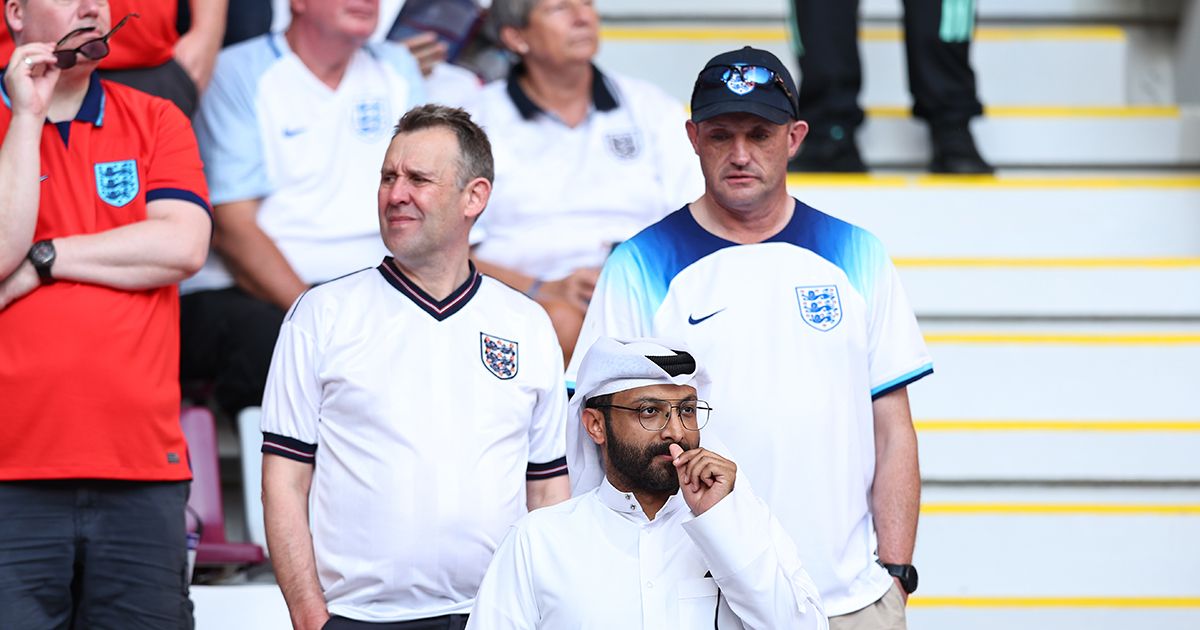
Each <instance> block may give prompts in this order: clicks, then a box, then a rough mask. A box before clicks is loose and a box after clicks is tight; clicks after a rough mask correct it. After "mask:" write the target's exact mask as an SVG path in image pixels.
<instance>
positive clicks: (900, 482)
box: [567, 47, 933, 630]
mask: <svg viewBox="0 0 1200 630" xmlns="http://www.w3.org/2000/svg"><path fill="white" fill-rule="evenodd" d="M686 125H687V133H688V137H689V138H690V139H691V142H692V146H693V148H694V149H695V151H696V154H697V155H698V156H699V157H700V167H701V170H702V171H703V173H704V178H705V193H704V195H703V196H702V197H701V198H700V199H698V200H697V201H695V202H693V203H691V204H689V205H687V206H684V207H683V208H681V209H679V210H677V211H676V212H674V213H672V214H670V215H668V216H667V217H666V218H664V219H663V220H662V221H659V222H658V223H656V224H654V225H652V226H650V227H649V228H646V229H645V230H643V231H642V232H641V233H639V234H638V235H636V236H634V237H633V238H631V239H629V240H627V241H625V242H624V243H622V244H621V246H620V247H618V248H617V249H616V250H615V251H614V252H613V254H612V256H610V257H609V259H608V261H607V262H606V263H605V266H604V270H603V272H602V273H601V276H600V280H599V282H598V284H597V286H596V291H595V294H594V295H593V298H592V303H591V306H590V307H589V309H588V314H587V317H586V319H585V320H584V325H583V330H582V332H581V334H580V337H579V343H578V345H577V346H576V348H575V353H574V356H575V357H577V359H576V360H574V361H573V362H572V365H571V366H570V367H569V368H568V370H567V380H568V381H569V383H568V385H569V386H570V385H571V384H572V383H573V382H574V381H575V375H576V373H577V372H578V358H579V357H583V356H584V354H585V353H586V351H587V349H588V347H589V346H591V344H592V342H593V341H595V340H596V339H597V338H599V337H618V338H629V337H660V338H673V339H680V340H682V341H683V342H685V343H686V344H687V345H688V347H690V348H691V351H692V353H693V354H694V355H695V356H696V357H697V359H698V360H700V361H702V362H703V363H704V364H705V365H707V366H709V371H710V373H711V375H712V382H713V383H714V385H713V387H712V397H713V399H715V400H721V401H722V406H723V407H725V408H728V409H732V410H736V411H735V412H734V413H736V414H737V422H736V423H735V422H730V423H723V424H722V426H721V427H718V428H715V429H714V430H713V431H712V434H713V436H714V437H715V438H717V439H719V440H720V441H722V442H724V443H725V444H727V445H728V446H729V448H730V449H732V451H733V452H735V453H739V454H741V456H742V457H743V458H745V459H743V460H742V463H741V464H740V465H741V467H742V468H744V469H745V471H746V473H747V475H748V476H749V477H750V478H752V479H755V480H756V481H757V482H758V485H759V487H758V491H759V493H760V496H762V497H763V498H764V499H765V500H766V501H767V503H768V504H769V505H770V506H771V510H772V512H773V513H774V514H775V515H776V516H777V517H778V518H779V520H780V522H781V523H782V524H783V526H784V528H785V529H787V530H788V532H789V533H790V534H791V536H792V538H793V539H794V540H795V541H796V543H797V545H798V546H799V549H800V556H801V559H802V560H803V562H804V565H805V567H806V568H807V569H808V571H809V573H810V574H811V575H812V578H813V581H814V582H815V583H816V585H817V587H818V588H819V589H820V591H821V600H822V601H823V603H824V607H825V612H826V613H827V614H829V615H830V625H831V627H832V628H834V629H835V630H846V629H856V628H888V629H892V628H904V627H905V616H904V603H905V598H906V596H907V593H911V592H912V591H913V590H915V589H916V582H917V580H916V570H915V569H914V568H913V567H912V565H911V562H912V553H913V546H914V542H915V537H916V526H917V512H918V507H919V504H920V473H919V470H918V465H917V440H916V434H915V432H914V430H913V426H912V418H911V415H910V412H909V405H908V394H907V389H906V388H907V386H908V385H909V384H910V383H912V382H914V381H916V380H918V379H920V378H922V377H924V376H927V375H929V374H931V373H932V372H933V366H932V363H931V361H930V358H929V354H928V352H927V351H926V349H925V343H924V341H923V339H922V337H921V332H920V330H919V329H918V327H917V322H916V318H915V317H914V315H913V312H912V309H911V308H910V307H909V305H908V299H907V298H906V297H905V294H904V290H903V288H902V287H901V286H900V282H899V278H898V277H897V275H896V271H895V269H894V268H893V266H892V263H891V260H890V259H889V258H888V256H887V253H886V252H885V251H884V249H883V247H882V245H881V244H880V242H879V240H878V239H876V238H875V237H874V236H873V235H871V234H870V233H868V232H867V231H865V230H863V229H861V228H858V227H856V226H853V225H850V224H848V223H845V222H843V221H840V220H838V219H836V218H834V217H832V216H830V215H827V214H824V213H822V212H820V211H818V210H816V209H814V208H812V207H810V206H808V205H806V204H804V203H803V202H801V201H798V200H796V199H794V198H792V197H791V196H790V195H789V194H788V190H787V162H788V159H789V158H790V157H791V156H792V155H794V154H795V153H796V151H797V149H799V147H800V143H801V142H802V141H803V140H804V136H805V134H806V133H807V132H808V125H807V123H805V122H804V121H801V120H798V114H797V104H796V87H795V83H794V82H793V81H792V78H791V76H790V75H789V74H788V71H787V69H786V68H785V67H784V66H783V64H782V63H781V62H780V61H779V59H778V58H776V57H775V56H774V55H772V54H771V53H769V52H766V51H763V50H757V49H753V48H748V47H747V48H743V49H741V50H735V51H731V52H727V53H723V54H721V55H717V56H716V57H714V58H713V59H712V60H711V61H709V62H708V63H707V64H706V65H705V66H704V68H703V69H702V70H701V71H700V74H699V76H698V77H697V79H696V85H695V88H694V90H693V93H692V118H691V120H690V121H688V122H687V123H686Z"/></svg>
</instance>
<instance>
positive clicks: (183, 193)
mask: <svg viewBox="0 0 1200 630" xmlns="http://www.w3.org/2000/svg"><path fill="white" fill-rule="evenodd" d="M158 199H178V200H180V201H190V202H192V203H194V204H196V205H198V206H200V207H201V208H204V212H206V213H207V214H208V217H209V218H210V219H211V218H212V208H209V207H208V202H207V201H205V200H204V198H203V197H201V196H200V195H197V194H196V193H194V192H192V191H190V190H183V189H182V188H155V189H154V190H151V191H148V192H147V193H146V203H150V202H151V201H156V200H158Z"/></svg>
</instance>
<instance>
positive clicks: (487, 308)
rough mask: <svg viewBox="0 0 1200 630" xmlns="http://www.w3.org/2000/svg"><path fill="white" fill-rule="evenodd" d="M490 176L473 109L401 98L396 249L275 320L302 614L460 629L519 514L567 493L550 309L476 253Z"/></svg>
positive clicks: (558, 361)
mask: <svg viewBox="0 0 1200 630" xmlns="http://www.w3.org/2000/svg"><path fill="white" fill-rule="evenodd" d="M491 177H492V161H491V150H490V147H489V144H488V140H487V136H486V135H485V134H484V133H483V131H482V130H480V129H479V127H478V126H476V125H475V124H474V123H472V122H471V120H470V117H469V116H468V115H467V114H466V112H464V111H462V110H460V109H453V108H448V107H444V106H440V105H424V106H421V107H418V108H415V109H413V110H411V111H409V112H408V113H407V114H405V115H404V117H403V118H402V119H401V120H400V124H399V125H398V126H397V127H396V132H395V135H394V137H393V140H392V142H391V145H390V147H389V148H388V151H387V155H386V157H385V158H384V160H383V169H382V174H381V178H380V184H379V193H378V205H379V226H380V232H381V234H382V236H383V242H384V244H385V245H387V248H388V250H389V251H390V252H391V253H392V256H388V257H386V258H384V259H383V262H382V263H381V264H380V265H379V266H378V267H374V268H369V269H364V270H362V271H358V272H355V273H352V274H350V275H347V276H345V277H342V278H339V279H336V280H332V281H330V282H327V283H325V284H322V285H320V286H317V287H314V288H312V289H310V290H308V291H307V292H305V293H304V294H303V295H301V297H300V298H299V299H298V300H297V301H296V303H295V304H294V305H293V306H292V308H291V311H290V312H289V313H288V315H287V317H286V319H285V321H284V324H283V328H282V329H281V330H280V333H279V342H278V344H277V345H276V348H275V356H274V358H273V359H272V362H271V371H270V376H269V378H268V381H267V391H266V395H265V398H264V401H263V415H262V430H263V447H262V451H263V453H264V456H263V502H264V507H265V513H266V525H267V543H268V545H269V547H270V550H271V560H272V562H273V563H274V565H275V575H276V577H277V579H278V581H279V587H280V589H281V590H282V591H283V595H284V599H286V600H287V604H288V608H289V610H290V612H291V616H292V623H293V625H294V626H295V627H296V628H298V629H306V630H307V629H313V630H316V629H319V628H324V629H325V630H346V629H353V628H375V629H376V630H395V629H399V628H411V629H430V628H438V629H440V630H455V629H458V628H462V627H463V625H464V624H465V623H466V615H467V613H469V612H470V610H471V604H472V601H473V598H474V597H475V590H476V588H478V586H479V581H480V580H481V579H482V578H483V574H484V571H485V570H486V569H487V565H488V562H489V560H490V559H491V557H492V552H493V551H494V550H495V549H496V545H497V544H499V542H500V539H501V538H502V537H503V535H504V532H505V531H506V530H507V528H508V527H509V526H510V525H511V524H512V523H513V522H515V521H516V520H517V519H518V518H520V517H521V516H522V515H523V514H524V513H525V512H526V510H527V509H535V508H537V507H540V506H545V505H551V504H553V503H557V502H559V501H561V500H563V499H566V498H567V496H569V491H568V485H567V478H566V476H565V475H566V459H565V453H564V451H565V442H564V437H563V436H564V430H565V428H564V422H563V419H564V417H565V414H566V409H567V404H566V390H565V388H564V386H563V380H562V351H561V350H560V349H559V347H558V343H557V340H556V339H555V336H554V330H553V328H552V327H551V325H550V321H549V318H548V317H546V314H545V313H544V312H543V311H542V309H540V308H539V307H538V306H537V304H535V303H534V302H533V301H532V300H530V299H529V298H527V297H525V296H524V295H521V294H520V293H518V292H516V291H514V290H512V289H510V288H509V287H507V286H504V285H503V284H501V283H499V282H497V281H495V280H492V279H491V278H487V277H484V276H483V275H481V274H480V273H479V272H477V271H476V270H475V267H474V265H472V264H471V262H470V260H469V255H468V254H469V246H468V244H467V235H468V233H469V231H470V228H471V224H472V223H473V222H474V220H475V218H476V217H477V216H479V213H480V212H482V211H483V209H484V206H485V205H486V204H487V200H488V194H489V193H490V192H491ZM372 624H386V625H383V626H376V625H372Z"/></svg>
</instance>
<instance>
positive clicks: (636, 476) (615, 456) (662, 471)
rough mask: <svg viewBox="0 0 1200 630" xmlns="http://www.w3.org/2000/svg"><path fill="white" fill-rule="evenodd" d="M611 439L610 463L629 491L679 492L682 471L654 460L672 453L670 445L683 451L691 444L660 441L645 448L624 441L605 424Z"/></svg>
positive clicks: (667, 463) (608, 437)
mask: <svg viewBox="0 0 1200 630" xmlns="http://www.w3.org/2000/svg"><path fill="white" fill-rule="evenodd" d="M604 433H605V434H606V436H607V439H608V465H609V467H610V468H612V469H613V470H614V471H615V472H616V473H617V474H618V475H619V476H620V478H621V479H623V480H624V481H625V482H626V483H628V484H629V485H630V486H632V487H630V488H629V490H631V491H633V490H644V491H647V492H655V493H660V492H661V493H665V494H675V493H676V492H678V491H679V474H678V473H677V472H675V466H674V465H673V464H671V462H669V461H655V458H656V457H658V456H659V455H670V454H671V451H670V446H671V444H679V447H680V448H682V449H683V450H685V451H686V450H690V449H691V448H692V447H690V446H688V445H686V444H684V443H682V442H659V443H657V444H652V445H650V446H647V447H646V448H638V447H637V446H634V445H633V444H630V443H628V442H623V441H621V440H620V439H619V438H618V437H617V436H616V435H614V434H613V430H612V424H611V423H610V422H605V423H604Z"/></svg>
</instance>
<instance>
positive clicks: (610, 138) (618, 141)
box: [604, 131, 642, 160]
mask: <svg viewBox="0 0 1200 630" xmlns="http://www.w3.org/2000/svg"><path fill="white" fill-rule="evenodd" d="M604 140H605V141H606V143H607V144H608V150H609V151H610V152H611V153H612V154H613V155H615V156H617V157H618V158H619V159H622V160H632V159H634V158H636V157H637V156H638V153H641V151H642V147H641V143H640V142H638V135H637V133H636V132H633V131H625V132H622V133H610V134H608V135H606V136H604Z"/></svg>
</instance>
